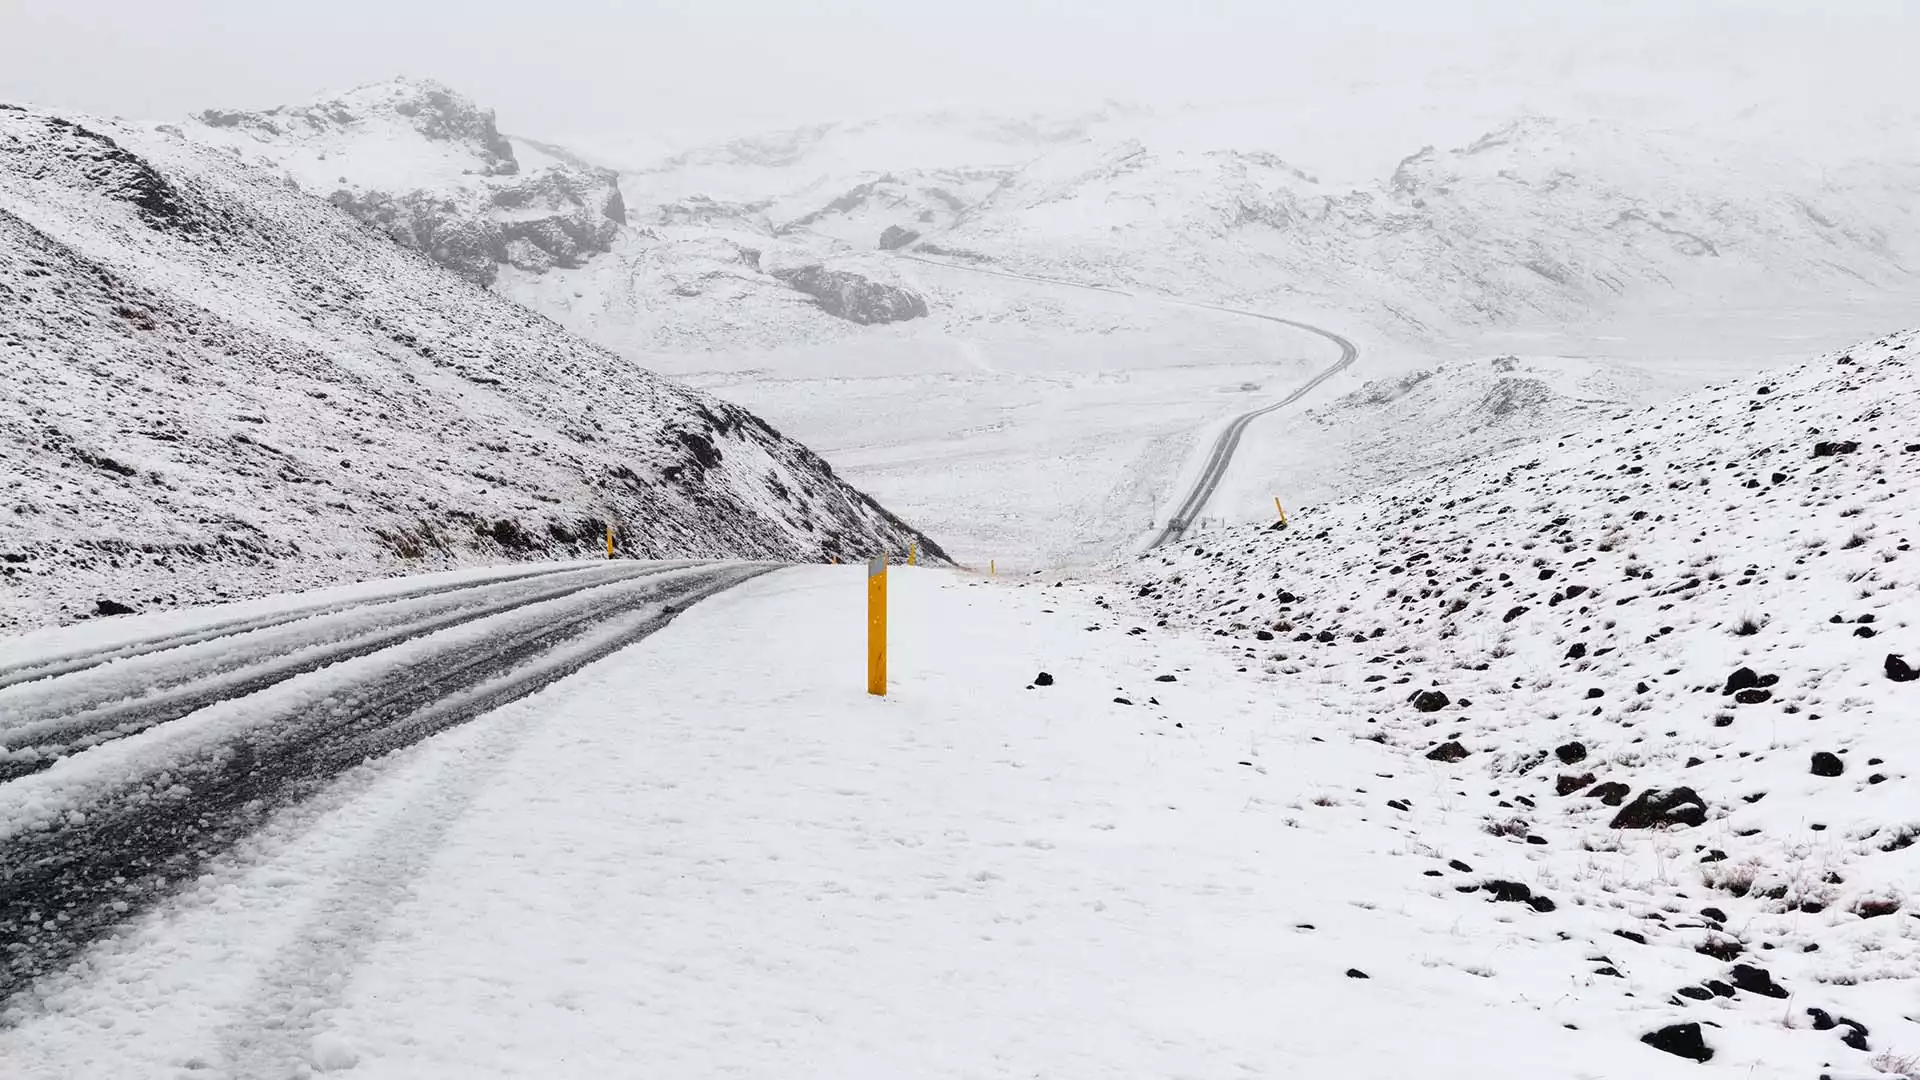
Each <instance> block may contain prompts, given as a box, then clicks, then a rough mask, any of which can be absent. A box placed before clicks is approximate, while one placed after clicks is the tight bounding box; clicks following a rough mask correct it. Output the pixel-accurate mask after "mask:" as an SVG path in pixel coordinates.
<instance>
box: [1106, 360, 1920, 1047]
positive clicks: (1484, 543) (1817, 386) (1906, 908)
mask: <svg viewBox="0 0 1920 1080" xmlns="http://www.w3.org/2000/svg"><path fill="white" fill-rule="evenodd" d="M1917 362H1920V332H1913V331H1909V332H1906V333H1902V334H1897V335H1894V336H1892V337H1887V338H1883V339H1880V340H1878V341H1874V342H1869V343H1864V344H1862V345H1859V346H1856V347H1855V348H1852V349H1850V350H1846V351H1844V352H1840V353H1834V354H1830V355H1827V356H1823V357H1820V358H1819V359H1817V360H1815V361H1813V362H1810V363H1807V364H1804V365H1802V366H1799V367H1797V368H1793V369H1789V370H1783V371H1779V372H1774V373H1770V374H1766V375H1762V376H1757V377H1753V378H1748V379H1744V380H1741V381H1739V382H1736V383H1732V384H1728V385H1723V386H1721V387H1718V388H1716V389H1714V390H1711V391H1707V392H1703V393H1699V394H1695V395H1692V396H1689V397H1684V398H1680V399H1676V400H1673V401H1671V402H1668V403H1666V404H1663V405H1659V406H1655V407H1651V408H1648V409H1645V410H1641V411H1637V412H1633V413H1629V414H1625V415H1619V416H1616V417H1615V418H1613V419H1611V420H1609V421H1607V422H1605V423H1602V424H1600V425H1599V426H1597V427H1593V428H1590V429H1584V430H1576V431H1573V432H1571V433H1563V434H1560V435H1558V436H1557V437H1550V438H1549V439H1548V440H1546V441H1543V442H1540V443H1536V444H1531V445H1527V446H1523V447H1522V448H1520V449H1517V450H1510V451H1507V452H1504V453H1498V454H1492V455H1482V456H1480V457H1478V458H1476V459H1473V460H1469V461H1463V462H1460V463H1458V464H1455V465H1453V466H1451V467H1449V468H1446V469H1443V470H1441V471H1438V472H1435V473H1433V474H1431V475H1428V476H1424V477H1420V478H1417V479H1412V480H1407V481H1403V482H1400V483H1397V484H1392V485H1389V486H1385V487H1382V488H1379V489H1378V490H1375V491H1372V492H1368V493H1364V494H1360V495H1357V496H1354V497H1351V498H1348V499H1345V500H1343V501H1340V502H1337V503H1334V504H1330V505H1321V506H1315V507H1313V508H1311V509H1308V510H1298V511H1296V513H1295V516H1294V518H1293V523H1292V527H1291V528H1290V529H1288V530H1286V531H1269V530H1261V529H1255V528H1238V529H1231V530H1224V531H1219V532H1215V533H1212V534H1207V535H1203V536H1200V537H1198V538H1195V539H1193V540H1192V541H1190V542H1188V543H1186V544H1183V545H1181V546H1180V547H1179V548H1178V549H1177V550H1172V551H1166V552H1162V553H1156V554H1153V555H1151V556H1147V557H1145V558H1143V559H1142V560H1141V561H1140V562H1139V563H1137V564H1136V565H1134V566H1132V567H1131V568H1130V569H1128V570H1127V571H1126V574H1125V576H1126V580H1127V589H1128V592H1129V593H1130V594H1131V597H1130V599H1128V600H1127V601H1126V602H1125V603H1124V605H1122V606H1123V610H1126V611H1127V612H1128V613H1129V615H1130V616H1131V617H1134V618H1145V619H1151V620H1157V621H1159V622H1160V623H1161V624H1162V625H1166V626H1170V627H1174V628H1192V629H1195V630H1199V631H1203V632H1206V633H1210V634H1214V635H1218V636H1219V637H1220V638H1221V644H1222V646H1223V647H1226V648H1228V649H1230V650H1231V652H1232V653H1234V654H1236V655H1238V656H1239V657H1240V658H1241V662H1242V663H1243V664H1244V665H1245V666H1246V667H1248V668H1251V669H1254V671H1255V672H1257V673H1261V674H1264V676H1265V677H1266V678H1267V679H1268V680H1269V683H1270V686H1271V688H1272V693H1273V694H1274V695H1275V700H1276V701H1286V702H1299V703H1300V707H1302V708H1308V709H1311V710H1312V714H1313V715H1314V716H1316V717H1318V718H1319V719H1318V721H1317V723H1319V724H1321V725H1322V727H1321V729H1320V733H1321V734H1322V735H1323V736H1324V737H1325V738H1327V739H1329V740H1356V739H1364V740H1371V741H1375V742H1379V743H1380V744H1382V745H1383V746H1385V747H1387V748H1389V749H1390V750H1392V751H1393V752H1394V753H1395V754H1397V755H1398V756H1400V757H1401V759H1402V760H1403V761H1404V762H1405V766H1404V768H1405V770H1406V772H1405V774H1404V775H1402V776H1396V777H1395V778H1393V779H1392V780H1391V781H1390V782H1379V781H1377V780H1370V779H1368V778H1366V777H1357V776H1349V777H1346V778H1343V780H1342V782H1341V783H1342V785H1343V786H1345V787H1346V788H1347V790H1346V791H1344V792H1342V793H1340V794H1339V795H1338V796H1337V799H1338V801H1339V802H1340V803H1344V804H1347V805H1349V806H1350V807H1351V808H1352V810H1351V811H1350V812H1358V813H1361V814H1364V815H1366V816H1372V815H1374V814H1383V815H1388V817H1387V820H1389V821H1392V822H1394V823H1395V824H1396V827H1398V828H1400V829H1401V830H1402V831H1403V832H1404V833H1405V835H1406V843H1407V844H1408V845H1409V846H1411V847H1414V848H1417V849H1419V850H1423V851H1429V852H1431V853H1432V854H1433V856H1434V857H1435V859H1437V860H1440V861H1439V862H1436V864H1435V869H1434V873H1435V874H1436V876H1435V878H1434V879H1433V880H1432V881H1431V882H1428V883H1421V882H1418V881H1409V882H1408V888H1409V889H1411V890H1418V891H1423V892H1426V893H1428V894H1430V895H1432V896H1434V897H1448V898H1450V899H1451V901H1452V902H1453V903H1454V904H1455V905H1456V906H1458V907H1459V908H1460V910H1461V911H1462V912H1463V913H1466V912H1472V911H1476V910H1479V909H1481V908H1482V907H1483V906H1484V905H1493V906H1497V907H1499V908H1501V909H1503V910H1506V911H1509V912H1512V913H1513V914H1512V915H1511V916H1509V917H1510V918H1511V919H1513V920H1517V924H1518V925H1520V926H1526V927H1531V928H1533V929H1531V930H1530V931H1526V932H1525V933H1526V936H1528V937H1530V938H1531V939H1532V940H1533V941H1534V942H1537V943H1539V947H1540V948H1542V949H1545V948H1548V947H1549V945H1550V944H1551V943H1553V942H1555V941H1556V940H1558V941H1565V942H1567V943H1568V944H1567V945H1566V946H1565V947H1564V949H1562V950H1560V952H1561V966H1560V970H1559V972H1558V975H1557V979H1558V982H1557V983H1555V982H1554V981H1553V980H1551V979H1549V980H1546V981H1542V982H1539V983H1537V984H1534V986H1533V989H1532V991H1529V992H1537V993H1540V994H1547V993H1549V992H1555V993H1557V992H1558V991H1555V990H1552V989H1551V987H1553V986H1554V985H1559V986H1562V987H1565V986H1578V987H1581V988H1583V989H1582V990H1581V991H1580V992H1581V993H1583V994H1587V995H1598V997H1597V998H1596V999H1595V1000H1617V1001H1618V1002H1619V1006H1620V1007H1621V1008H1630V1007H1631V1008H1640V1007H1641V1006H1639V1005H1634V1004H1633V1003H1631V1002H1629V1001H1627V1000H1626V999H1627V998H1629V997H1632V998H1634V999H1638V1000H1639V1001H1640V1002H1642V1003H1644V1002H1645V1001H1648V1000H1651V1001H1664V1002H1667V1005H1666V1006H1665V1008H1664V1009H1663V1010H1662V1012H1663V1021H1666V1022H1671V1023H1676V1024H1685V1023H1706V1024H1708V1025H1709V1026H1708V1027H1707V1028H1706V1029H1705V1042H1706V1043H1707V1045H1708V1046H1710V1047H1715V1046H1717V1047H1720V1048H1721V1049H1722V1050H1723V1051H1724V1050H1728V1049H1730V1048H1731V1049H1732V1050H1733V1051H1734V1052H1735V1053H1737V1054H1738V1055H1739V1057H1740V1062H1739V1064H1738V1067H1736V1068H1735V1070H1734V1071H1735V1072H1736V1073H1737V1074H1738V1075H1747V1073H1746V1072H1745V1071H1742V1070H1743V1069H1744V1068H1745V1067H1746V1066H1747V1064H1750V1063H1751V1061H1752V1060H1753V1057H1754V1055H1755V1054H1758V1055H1759V1056H1760V1057H1762V1058H1764V1059H1765V1060H1766V1061H1767V1062H1768V1063H1769V1065H1771V1066H1774V1067H1778V1068H1785V1067H1787V1066H1788V1065H1790V1064H1792V1065H1793V1066H1794V1067H1795V1068H1796V1069H1798V1070H1799V1071H1797V1072H1794V1073H1792V1075H1814V1074H1815V1073H1814V1072H1813V1071H1811V1070H1815V1069H1824V1068H1829V1067H1831V1069H1832V1070H1833V1075H1866V1074H1867V1072H1866V1070H1867V1068H1868V1065H1869V1062H1870V1061H1871V1060H1872V1058H1873V1053H1877V1052H1885V1051H1888V1050H1894V1051H1897V1050H1900V1049H1901V1048H1902V1047H1905V1048H1906V1052H1907V1053H1912V1052H1913V1049H1914V1048H1915V1047H1916V1046H1920V1012H1916V1011H1915V1009H1914V1008H1913V1004H1912V1003H1913V1000H1914V998H1913V994H1914V991H1915V989H1916V987H1920V909H1916V907H1915V906H1914V902H1913V900H1912V898H1911V891H1912V889H1913V888H1914V883H1915V882H1916V881H1920V861H1916V860H1920V852H1917V851H1915V850H1914V841H1915V839H1916V837H1920V815H1916V810H1915V805H1914V802H1913V790H1914V784H1915V783H1916V781H1915V779H1914V769H1915V765H1916V761H1920V735H1917V734H1916V732H1915V730H1914V729H1913V728H1912V725H1911V724H1910V723H1908V719H1909V717H1910V715H1911V714H1912V712H1913V710H1914V708H1915V706H1916V703H1917V702H1920V698H1916V694H1920V681H1916V680H1914V679H1913V677H1912V675H1911V674H1910V668H1909V666H1908V665H1909V664H1910V663H1911V662H1913V661H1915V660H1920V655H1917V654H1920V642H1916V638H1915V634H1916V629H1915V625H1914V617H1915V612H1916V611H1920V602H1916V600H1915V599H1914V597H1913V595H1912V594H1913V593H1914V590H1915V589H1916V588H1917V587H1920V582H1917V581H1916V580H1915V578H1914V576H1913V573H1912V565H1913V563H1914V560H1915V558H1916V556H1915V555H1914V554H1913V552H1912V548H1913V541H1914V539H1915V538H1916V534H1920V404H1917V403H1920V396H1916V390H1920V367H1916V363H1917ZM1410 392H1417V388H1415V389H1414V390H1412V391H1410ZM1349 404H1350V403H1349ZM1383 775H1384V774H1383ZM1663 793H1664V794H1663ZM1649 800H1652V802H1653V803H1654V804H1660V803H1666V804H1668V805H1667V808H1666V810H1665V811H1664V813H1655V814H1647V813H1642V812H1641V811H1644V810H1646V809H1647V808H1648V805H1649ZM1649 824H1651V825H1652V826H1653V827H1652V828H1648V827H1647V826H1648V825H1649ZM1449 858H1452V859H1459V860H1461V864H1460V865H1456V866H1453V867H1451V868H1450V869H1449V868H1445V866H1446V863H1445V860H1446V859H1449ZM1469 866H1471V867H1472V868H1473V869H1471V870H1469V869H1467V868H1466V867H1469ZM1503 883H1504V884H1503ZM1540 897H1545V898H1546V900H1545V901H1540V900H1539V899H1538V898H1540ZM1499 901H1531V902H1532V907H1533V910H1529V908H1528V906H1526V905H1524V904H1521V903H1511V904H1508V903H1499ZM1596 975H1598V976H1600V977H1599V978H1595V976H1596ZM1775 987H1779V988H1781V989H1775ZM1519 989H1522V987H1520V986H1519V984H1516V990H1519ZM1841 1016H1845V1017H1847V1018H1848V1022H1842V1023H1840V1024H1839V1025H1838V1026H1837V1027H1836V1026H1835V1022H1834V1020H1833V1019H1832V1018H1834V1017H1841ZM1854 1023H1857V1027H1855V1026H1850V1025H1851V1024H1854ZM1856 1032H1857V1034H1855V1033H1856ZM1843 1037H1844V1038H1847V1039H1848V1040H1849V1041H1847V1042H1842V1039H1843ZM1869 1046H1870V1047H1871V1048H1872V1051H1871V1052H1869V1051H1868V1050H1867V1049H1864V1048H1865V1047H1869ZM1722 1060H1724V1057H1723V1058H1722ZM1730 1064H1731V1063H1730ZM1847 1070H1851V1071H1847ZM1782 1075H1786V1074H1785V1073H1783V1074H1782Z"/></svg>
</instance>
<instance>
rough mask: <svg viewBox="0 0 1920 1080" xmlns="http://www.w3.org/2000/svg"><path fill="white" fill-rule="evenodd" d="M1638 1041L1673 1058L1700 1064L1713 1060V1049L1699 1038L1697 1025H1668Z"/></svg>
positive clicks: (1704, 1040) (1698, 1026)
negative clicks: (1681, 1058) (1685, 1059)
mask: <svg viewBox="0 0 1920 1080" xmlns="http://www.w3.org/2000/svg"><path fill="white" fill-rule="evenodd" d="M1640 1041H1641V1042H1643V1043H1646V1044H1647V1045H1648V1046H1651V1047H1653V1048H1654V1049H1655V1050H1664V1051H1666V1052H1667V1053H1669V1054H1672V1055H1674V1056H1675V1057H1683V1058H1687V1059H1688V1060H1691V1061H1700V1062H1706V1061H1712V1060H1713V1047H1711V1046H1708V1045H1707V1041H1706V1039H1704V1038H1703V1037H1701V1035H1700V1025H1699V1024H1668V1025H1667V1026H1666V1027H1663V1028H1661V1029H1660V1030H1659V1031H1650V1032H1648V1033H1647V1034H1645V1035H1642V1036H1640Z"/></svg>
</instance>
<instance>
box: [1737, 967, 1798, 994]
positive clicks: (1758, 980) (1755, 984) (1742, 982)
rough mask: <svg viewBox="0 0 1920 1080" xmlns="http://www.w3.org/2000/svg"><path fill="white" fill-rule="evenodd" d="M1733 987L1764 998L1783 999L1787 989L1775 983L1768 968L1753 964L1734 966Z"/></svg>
mask: <svg viewBox="0 0 1920 1080" xmlns="http://www.w3.org/2000/svg"><path fill="white" fill-rule="evenodd" d="M1732 979H1733V986H1734V989H1736V990H1745V991H1746V992H1747V993H1749V994H1759V995H1760V996H1762V997H1770V998H1783V997H1786V996H1787V988H1786V987H1784V986H1781V985H1780V984H1779V983H1777V982H1774V981H1773V975H1772V973H1771V972H1769V971H1768V970H1767V969H1766V968H1763V967H1755V966H1754V965H1752V964H1735V965H1733V975H1732Z"/></svg>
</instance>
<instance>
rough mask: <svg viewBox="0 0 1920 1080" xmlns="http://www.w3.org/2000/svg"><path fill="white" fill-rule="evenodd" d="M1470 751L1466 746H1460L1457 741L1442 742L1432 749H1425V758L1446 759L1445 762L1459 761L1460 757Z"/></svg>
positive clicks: (1432, 759)
mask: <svg viewBox="0 0 1920 1080" xmlns="http://www.w3.org/2000/svg"><path fill="white" fill-rule="evenodd" d="M1470 752H1471V751H1469V750H1468V749H1467V748H1466V747H1464V746H1461V745H1460V744H1459V743H1457V742H1443V743H1441V744H1440V745H1439V746H1436V747H1434V748H1433V749H1431V750H1429V751H1427V760H1429V761H1447V762H1453V761H1459V760H1460V759H1461V758H1464V757H1466V756H1467V754H1469V753H1470Z"/></svg>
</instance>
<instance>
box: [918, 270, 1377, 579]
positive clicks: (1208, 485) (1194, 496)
mask: <svg viewBox="0 0 1920 1080" xmlns="http://www.w3.org/2000/svg"><path fill="white" fill-rule="evenodd" d="M896 254H897V255H898V257H900V258H903V259H911V260H913V261H914V262H920V263H926V264H927V265H929V266H941V267H945V268H947V269H949V270H966V271H969V272H971V273H975V274H988V275H991V276H993V277H1003V278H1012V279H1014V280H1015V281H1037V282H1041V283H1043V284H1047V285H1066V286H1069V287H1071V288H1075V289H1091V290H1093V291H1094V292H1102V293H1107V294H1110V295H1113V296H1138V295H1139V294H1137V293H1132V292H1129V291H1127V290H1125V289H1115V288H1109V287H1108V286H1105V285H1097V284H1093V283H1091V282H1085V281H1072V280H1069V279H1067V278H1053V277H1043V276H1041V275H1038V274H1016V273H1012V272H1010V271H1007V270H989V269H987V268H986V267H984V266H967V265H965V264H963V263H955V262H944V261H942V260H939V259H930V258H927V257H926V256H924V255H914V254H912V253H910V252H904V251H902V252H897V253H896ZM1146 298H1147V299H1153V300H1159V301H1162V302H1163V303H1169V304H1179V305H1181V306H1183V307H1195V308H1204V309H1206V310H1208V311H1220V312H1225V313H1226V314H1228V315H1241V316H1244V317H1246V318H1249V319H1263V320H1265V321H1267V322H1271V323H1279V324H1280V325H1282V326H1290V327H1293V328H1294V329H1296V330H1305V331H1306V332H1307V333H1309V334H1316V335H1318V336H1320V337H1323V338H1326V339H1327V340H1328V341H1331V342H1332V343H1333V344H1335V345H1336V346H1338V347H1339V349H1340V359H1338V360H1336V361H1334V363H1333V365H1332V366H1331V367H1328V368H1327V369H1325V370H1324V371H1321V372H1319V373H1318V374H1316V375H1315V376H1314V377H1313V378H1311V379H1308V380H1307V381H1306V382H1304V383H1302V384H1300V385H1299V386H1298V387H1295V388H1294V391H1293V392H1292V393H1290V394H1288V395H1287V396H1286V397H1284V398H1281V399H1280V400H1279V401H1275V402H1272V403H1271V404H1267V405H1262V406H1261V407H1259V408H1257V409H1252V410H1250V411H1248V412H1244V413H1241V414H1240V415H1239V416H1236V417H1234V418H1233V420H1232V422H1230V423H1229V424H1227V426H1226V428H1225V429H1224V430H1223V431H1221V432H1220V435H1219V436H1218V437H1217V438H1215V439H1214V440H1213V446H1212V447H1210V448H1209V449H1208V451H1207V461H1206V465H1205V466H1203V467H1202V468H1201V470H1200V475H1199V476H1197V477H1195V478H1194V481H1193V486H1192V487H1191V488H1188V489H1187V494H1186V496H1185V497H1183V498H1182V499H1181V500H1180V505H1179V507H1178V508H1177V509H1175V510H1174V512H1173V514H1172V515H1171V516H1170V517H1168V519H1167V522H1166V524H1165V525H1163V526H1161V529H1160V531H1159V532H1158V533H1156V534H1155V535H1154V538H1153V542H1152V543H1150V544H1148V545H1147V548H1148V550H1152V549H1153V548H1157V547H1160V546H1162V545H1164V544H1171V543H1173V542H1175V541H1177V540H1179V539H1180V538H1181V537H1182V536H1184V535H1186V532H1187V530H1188V529H1189V528H1192V526H1193V522H1194V519H1196V518H1198V517H1199V516H1200V512H1201V511H1202V510H1205V509H1206V508H1207V501H1208V500H1210V499H1212V498H1213V493H1214V490H1215V489H1217V488H1218V487H1219V486H1220V481H1221V480H1222V479H1223V478H1224V477H1225V476H1226V475H1227V467H1228V466H1229V465H1231V464H1232V463H1233V452H1234V451H1235V450H1237V449H1239V447H1240V437H1241V436H1242V435H1244V434H1246V431H1247V425H1249V424H1251V423H1253V422H1254V421H1255V420H1258V419H1260V418H1261V417H1262V416H1265V415H1267V414H1268V413H1270V412H1273V411H1274V410H1275V409H1284V408H1286V407H1287V406H1289V405H1291V404H1293V403H1294V402H1296V401H1299V400H1300V399H1301V398H1303V397H1305V396H1306V395H1308V394H1309V393H1312V392H1313V390H1314V388H1316V387H1318V386H1319V385H1320V384H1321V383H1323V382H1326V381H1327V380H1328V379H1330V378H1332V377H1334V376H1335V375H1338V374H1339V373H1341V372H1342V371H1345V370H1347V369H1348V368H1349V367H1352V366H1353V362H1354V361H1355V360H1357V359H1359V357H1360V350H1359V349H1358V348H1357V347H1355V345H1354V344H1353V342H1351V341H1349V340H1347V339H1346V338H1344V337H1341V336H1340V335H1339V334H1336V333H1334V332H1333V331H1331V330H1327V329H1325V328H1323V327H1318V326H1314V325H1313V324H1311V323H1304V322H1301V321H1300V320H1298V319H1288V318H1283V317H1281V316H1279V315H1268V314H1266V313H1264V312H1259V311H1246V310H1244V309H1242V308H1233V307H1226V306H1224V305H1221V304H1205V303H1201V302H1199V301H1195V300H1181V299H1179V298H1177V297H1172V296H1152V295H1149V296H1148V297H1146Z"/></svg>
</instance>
